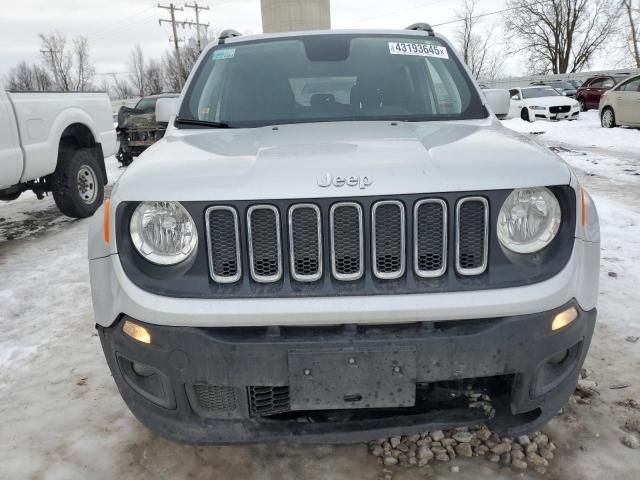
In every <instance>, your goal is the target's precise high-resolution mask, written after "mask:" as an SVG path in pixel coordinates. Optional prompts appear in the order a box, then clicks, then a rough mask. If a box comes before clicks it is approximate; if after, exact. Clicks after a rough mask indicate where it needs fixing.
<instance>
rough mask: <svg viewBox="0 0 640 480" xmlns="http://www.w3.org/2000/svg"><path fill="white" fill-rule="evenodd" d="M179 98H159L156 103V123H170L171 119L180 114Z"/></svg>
mask: <svg viewBox="0 0 640 480" xmlns="http://www.w3.org/2000/svg"><path fill="white" fill-rule="evenodd" d="M178 105H179V104H178V99H177V98H159V99H158V100H157V101H156V122H158V123H169V120H171V117H173V116H175V115H177V114H178Z"/></svg>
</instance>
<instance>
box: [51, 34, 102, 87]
mask: <svg viewBox="0 0 640 480" xmlns="http://www.w3.org/2000/svg"><path fill="white" fill-rule="evenodd" d="M40 44H41V49H40V51H41V52H42V57H43V59H44V62H45V65H46V67H47V70H48V71H49V72H50V74H51V76H52V77H53V84H54V87H55V89H56V90H60V91H63V92H70V91H74V90H75V91H79V92H83V91H86V90H90V89H91V79H92V78H93V76H94V74H95V69H94V68H93V65H92V64H91V61H90V58H89V41H88V40H87V37H83V36H79V37H76V38H74V39H73V41H72V42H71V43H70V44H69V42H67V37H65V36H64V35H63V34H62V33H60V32H53V33H48V34H44V33H41V34H40Z"/></svg>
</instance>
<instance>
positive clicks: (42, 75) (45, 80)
mask: <svg viewBox="0 0 640 480" xmlns="http://www.w3.org/2000/svg"><path fill="white" fill-rule="evenodd" d="M31 71H32V72H33V81H34V83H35V89H36V90H37V91H39V92H46V91H47V90H51V89H52V88H53V80H51V76H50V75H49V73H48V72H47V71H46V70H45V69H44V68H42V67H41V66H39V65H33V66H32V67H31Z"/></svg>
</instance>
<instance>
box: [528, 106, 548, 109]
mask: <svg viewBox="0 0 640 480" xmlns="http://www.w3.org/2000/svg"><path fill="white" fill-rule="evenodd" d="M529 108H530V109H531V110H546V108H545V107H540V106H538V105H533V106H531V107H529Z"/></svg>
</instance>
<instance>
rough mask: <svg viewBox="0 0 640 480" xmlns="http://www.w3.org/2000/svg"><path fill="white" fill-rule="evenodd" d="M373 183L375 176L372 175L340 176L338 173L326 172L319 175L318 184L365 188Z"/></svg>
mask: <svg viewBox="0 0 640 480" xmlns="http://www.w3.org/2000/svg"><path fill="white" fill-rule="evenodd" d="M372 183H373V178H372V177H371V176H370V175H359V176H356V175H347V176H344V177H343V176H340V175H336V176H335V177H334V176H332V175H331V174H330V173H325V174H324V175H322V176H321V177H318V186H319V187H330V186H331V185H333V186H334V187H344V186H345V185H346V186H347V187H359V188H360V189H362V190H364V189H365V188H367V187H368V186H370V185H371V184H372Z"/></svg>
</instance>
